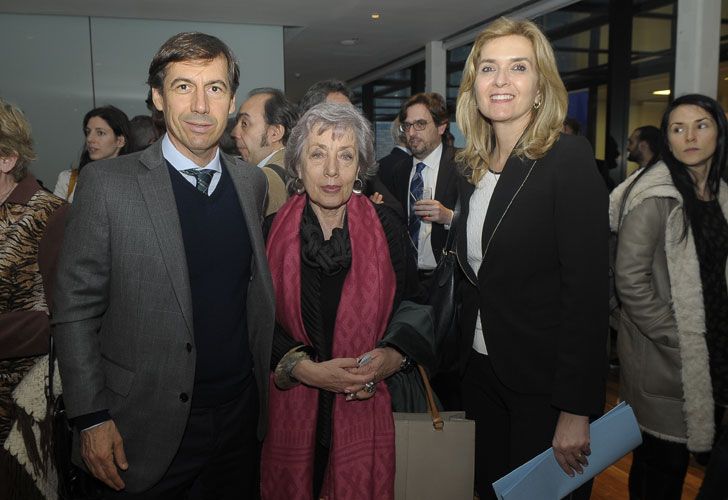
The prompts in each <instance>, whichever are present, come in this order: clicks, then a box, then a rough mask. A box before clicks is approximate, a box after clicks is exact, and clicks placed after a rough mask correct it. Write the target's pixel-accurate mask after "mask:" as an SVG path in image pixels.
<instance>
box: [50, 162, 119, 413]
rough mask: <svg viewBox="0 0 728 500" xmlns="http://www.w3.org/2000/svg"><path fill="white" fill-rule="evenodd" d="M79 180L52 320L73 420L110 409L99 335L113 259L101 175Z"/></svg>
mask: <svg viewBox="0 0 728 500" xmlns="http://www.w3.org/2000/svg"><path fill="white" fill-rule="evenodd" d="M99 170H100V169H99V168H89V169H86V170H85V171H84V172H83V175H82V176H81V177H80V179H79V183H78V189H77V192H76V197H75V202H74V203H73V205H72V206H71V209H70V211H69V215H68V221H67V225H66V231H65V237H64V241H63V245H62V247H61V252H60V258H59V265H58V275H57V277H56V284H55V292H54V297H55V304H54V308H53V315H52V326H53V335H54V338H55V343H56V349H57V351H56V352H57V356H58V364H59V368H60V372H61V380H62V384H63V394H64V401H65V403H66V407H67V409H68V414H69V417H71V418H73V417H76V416H79V415H85V414H89V413H94V412H97V411H101V410H105V409H108V404H107V403H106V401H105V400H104V397H103V395H102V394H103V388H104V386H105V382H104V372H103V370H102V367H101V362H102V361H101V352H100V348H99V339H98V331H99V329H100V327H101V323H102V321H103V317H104V313H105V312H106V309H107V305H108V292H109V283H110V265H111V254H110V245H109V224H108V217H107V213H106V200H105V198H106V197H105V192H104V185H103V177H102V176H103V172H100V171H99Z"/></svg>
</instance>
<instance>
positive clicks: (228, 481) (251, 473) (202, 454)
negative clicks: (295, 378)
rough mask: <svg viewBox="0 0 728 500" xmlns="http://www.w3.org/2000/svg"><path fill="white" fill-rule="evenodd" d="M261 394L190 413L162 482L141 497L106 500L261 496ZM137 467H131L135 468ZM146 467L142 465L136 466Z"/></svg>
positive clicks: (109, 493) (110, 494)
mask: <svg viewBox="0 0 728 500" xmlns="http://www.w3.org/2000/svg"><path fill="white" fill-rule="evenodd" d="M258 405H259V404H258V390H257V387H256V384H255V381H252V383H250V384H249V385H248V387H247V389H246V390H245V391H244V392H243V393H242V394H241V395H240V397H238V398H236V399H234V400H233V401H230V402H228V403H225V404H223V405H221V406H217V407H214V408H192V411H191V412H190V417H189V420H188V421H187V427H186V428H185V432H184V435H183V436H182V441H181V443H180V447H179V450H178V451H177V454H176V455H175V456H174V458H173V459H172V463H171V464H170V466H169V469H167V472H165V474H164V476H163V477H162V479H161V480H160V481H159V482H158V483H157V484H155V485H154V486H153V487H152V488H151V489H149V490H147V491H145V492H142V493H136V494H133V493H127V492H124V491H121V492H115V491H113V490H110V489H107V490H106V492H105V495H104V498H105V499H114V500H117V499H124V500H127V499H128V500H158V499H159V500H167V499H169V500H178V499H179V500H181V499H187V500H232V499H241V500H242V499H244V500H247V499H255V498H258V497H259V491H260V488H259V475H260V443H259V442H258V438H257V435H256V430H257V424H258ZM133 466H134V464H130V467H133ZM137 466H138V467H144V464H139V465H137Z"/></svg>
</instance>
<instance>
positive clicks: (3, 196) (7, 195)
mask: <svg viewBox="0 0 728 500" xmlns="http://www.w3.org/2000/svg"><path fill="white" fill-rule="evenodd" d="M15 186H17V184H12V185H11V186H10V189H8V190H6V191H5V192H3V193H2V194H0V204H3V203H5V200H7V199H8V198H10V193H12V192H13V190H14V189H15Z"/></svg>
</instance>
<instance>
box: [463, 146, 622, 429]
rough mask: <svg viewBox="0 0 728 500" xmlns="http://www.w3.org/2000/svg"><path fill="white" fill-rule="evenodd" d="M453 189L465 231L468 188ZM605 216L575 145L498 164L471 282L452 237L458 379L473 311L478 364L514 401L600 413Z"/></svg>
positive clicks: (592, 172) (583, 150)
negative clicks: (531, 397) (543, 400)
mask: <svg viewBox="0 0 728 500" xmlns="http://www.w3.org/2000/svg"><path fill="white" fill-rule="evenodd" d="M532 167H533V168H532ZM529 172H530V173H529ZM458 187H459V190H460V205H461V207H460V208H461V214H460V219H459V221H458V222H459V223H461V224H462V225H461V227H465V226H466V224H467V222H466V221H467V219H468V214H469V210H470V197H471V195H472V193H473V191H474V186H473V185H472V184H470V183H468V182H467V181H466V180H465V179H464V178H463V179H462V180H461V181H460V183H459V186H458ZM608 208H609V198H608V196H607V190H606V189H605V188H604V182H603V181H602V179H601V177H600V176H599V172H598V171H597V169H596V166H595V165H594V154H593V151H592V148H591V145H590V144H589V142H588V141H587V140H586V139H584V138H583V137H579V136H569V135H563V134H562V135H561V136H560V139H559V140H558V141H557V142H556V143H555V144H554V146H553V147H552V148H551V150H550V151H548V153H547V154H546V155H545V156H544V157H542V158H539V159H538V160H537V161H536V163H535V164H534V160H532V159H529V158H526V157H523V158H519V157H516V156H511V157H510V158H509V159H508V161H507V163H506V166H505V168H504V169H503V173H502V174H501V176H500V178H499V180H498V184H497V185H496V187H495V191H494V192H493V197H492V198H491V200H490V205H489V206H488V211H487V213H486V216H485V221H484V224H483V235H482V240H481V247H482V249H483V251H484V252H485V256H484V259H483V263H482V264H481V266H480V270H479V272H478V273H477V275H476V273H475V272H474V271H473V269H472V268H471V267H470V266H469V265H468V261H467V248H468V232H467V231H464V230H463V231H460V230H459V231H457V235H456V240H457V255H458V259H459V262H460V266H461V268H462V270H463V272H464V273H465V276H466V277H467V279H465V280H461V285H460V290H459V294H460V295H459V297H460V305H461V309H460V331H461V332H462V334H461V353H460V364H461V366H460V368H461V370H464V368H465V365H466V362H467V360H468V359H469V357H470V353H471V351H472V345H473V337H474V331H475V321H476V318H477V315H478V312H480V313H481V321H482V324H483V332H484V335H485V344H486V346H487V348H488V355H489V358H490V361H491V363H492V365H493V370H494V372H495V374H496V375H497V376H498V378H499V380H500V381H501V382H502V383H503V385H505V386H506V387H508V388H510V389H511V390H513V391H515V392H519V393H521V394H549V395H551V404H552V406H553V407H555V408H557V409H559V410H564V411H568V412H570V413H574V414H577V415H599V414H601V412H602V411H603V410H604V393H605V387H606V375H607V373H606V372H607V370H606V367H607V360H606V358H607V356H606V354H607V353H606V345H607V338H606V335H607V332H608V331H609V316H608V314H609V310H608V305H609V221H608V212H609V210H608ZM504 214H505V215H504ZM488 242H490V245H489V246H488ZM486 247H487V252H486V251H485V249H486Z"/></svg>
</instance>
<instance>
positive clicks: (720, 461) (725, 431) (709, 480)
mask: <svg viewBox="0 0 728 500" xmlns="http://www.w3.org/2000/svg"><path fill="white" fill-rule="evenodd" d="M723 411H724V409H723V408H721V409H719V410H718V411H717V412H716V413H719V414H720V417H722V418H723V419H724V420H723V425H722V427H721V428H720V429H719V430H718V436H717V440H716V442H715V444H714V445H713V450H712V451H711V453H710V461H709V462H708V467H707V468H706V469H705V479H703V485H702V486H701V487H700V492H699V493H698V496H697V500H726V499H728V418H726V417H723ZM720 420H721V418H716V422H720Z"/></svg>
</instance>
